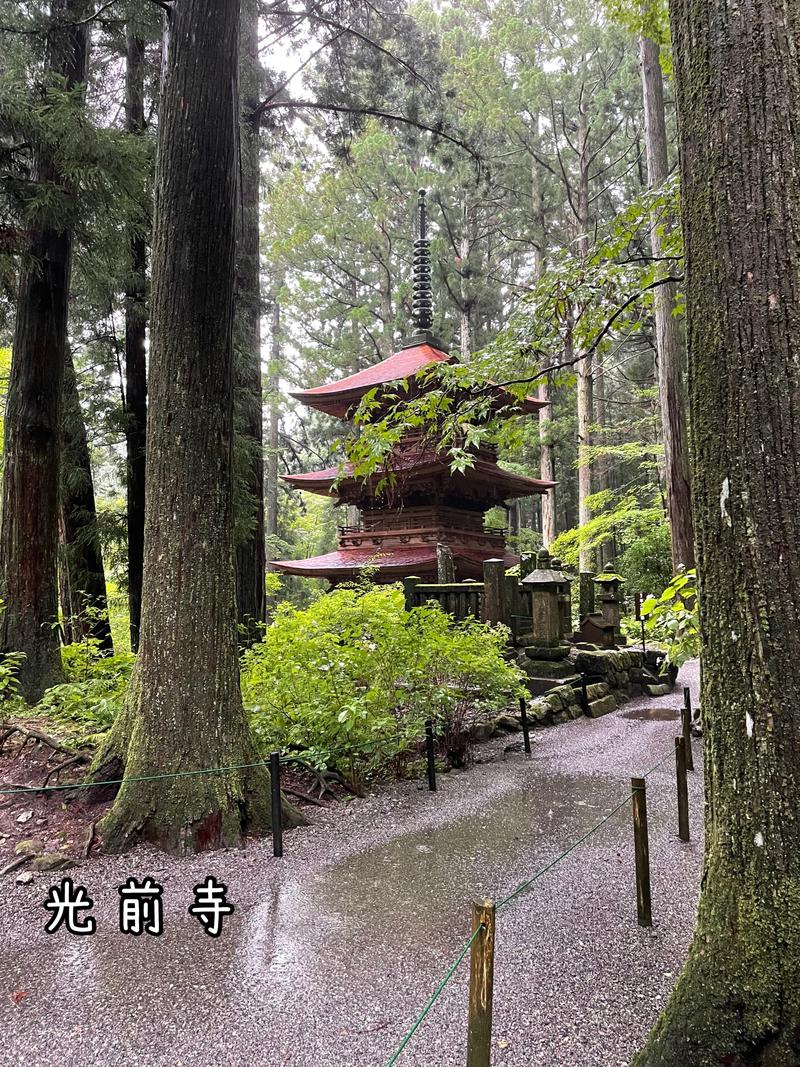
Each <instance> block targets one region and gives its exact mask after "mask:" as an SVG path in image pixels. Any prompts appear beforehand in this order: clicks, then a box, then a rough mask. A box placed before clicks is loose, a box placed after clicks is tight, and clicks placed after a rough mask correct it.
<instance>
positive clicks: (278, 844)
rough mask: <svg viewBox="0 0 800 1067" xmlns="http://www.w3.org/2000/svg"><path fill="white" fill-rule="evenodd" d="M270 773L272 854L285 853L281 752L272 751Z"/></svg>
mask: <svg viewBox="0 0 800 1067" xmlns="http://www.w3.org/2000/svg"><path fill="white" fill-rule="evenodd" d="M269 775H270V778H271V779H272V855H273V856H282V855H283V818H282V812H281V754H280V752H271V753H270V757H269Z"/></svg>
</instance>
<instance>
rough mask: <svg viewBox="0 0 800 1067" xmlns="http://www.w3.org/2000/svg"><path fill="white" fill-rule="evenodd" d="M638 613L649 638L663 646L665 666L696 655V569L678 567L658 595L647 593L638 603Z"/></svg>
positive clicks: (697, 649) (697, 627)
mask: <svg viewBox="0 0 800 1067" xmlns="http://www.w3.org/2000/svg"><path fill="white" fill-rule="evenodd" d="M642 616H643V618H644V620H645V630H646V631H647V633H648V634H649V636H650V638H651V639H652V640H653V641H655V642H657V643H658V644H660V645H662V646H663V647H664V648H666V650H667V659H666V661H665V664H664V669H665V670H666V669H667V668H668V667H669V666H670V665H673V666H675V667H680V666H681V664H683V663H685V662H686V660H687V659H694V658H695V657H696V656H699V655H700V619H699V612H698V601H697V571H695V570H688V571H682V572H681V573H680V574H678V575H676V576H675V577H674V578H673V579H672V581H671V582H670V583H669V585H668V586H667V587H666V589H665V590H664V591H663V593H661V595H660V596H658V597H653V596H651V597H648V598H647V600H645V602H644V603H643V604H642Z"/></svg>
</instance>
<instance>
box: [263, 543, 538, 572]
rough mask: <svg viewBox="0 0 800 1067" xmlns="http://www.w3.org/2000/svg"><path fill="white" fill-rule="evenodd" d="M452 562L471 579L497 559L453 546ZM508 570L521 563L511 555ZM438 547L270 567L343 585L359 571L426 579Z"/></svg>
mask: <svg viewBox="0 0 800 1067" xmlns="http://www.w3.org/2000/svg"><path fill="white" fill-rule="evenodd" d="M452 551H453V559H454V560H455V561H456V562H457V563H461V565H462V566H461V567H460V568H459V571H460V572H461V573H462V574H464V575H466V576H467V577H469V576H470V575H471V574H472V575H475V576H481V575H482V569H483V564H484V561H485V560H487V559H492V558H494V554H493V553H492V552H491V551H487V552H481V551H478V550H475V549H469V548H462V547H459V546H453V549H452ZM505 562H506V566H509V567H510V566H513V565H514V564H515V563H518V562H519V557H518V556H514V555H511V554H506V556H505ZM436 566H437V564H436V545H430V546H428V545H408V546H405V545H400V546H397V547H394V546H388V547H386V548H382V549H375V548H340V549H337V550H336V551H335V552H326V553H325V555H323V556H312V557H311V558H310V559H284V560H274V561H273V562H271V563H270V567H273V568H275V569H276V570H279V571H283V572H284V574H295V575H298V576H300V577H305V578H329V579H334V580H338V581H344V580H345V579H346V578H347V577H349V576H351V575H352V576H356V575H357V574H358V572H359V571H361V570H363V569H364V568H368V567H376V568H377V570H378V573H379V575H380V576H381V577H383V578H389V579H392V580H393V579H397V578H403V577H407V576H409V575H418V576H419V577H425V576H426V573H435V571H436Z"/></svg>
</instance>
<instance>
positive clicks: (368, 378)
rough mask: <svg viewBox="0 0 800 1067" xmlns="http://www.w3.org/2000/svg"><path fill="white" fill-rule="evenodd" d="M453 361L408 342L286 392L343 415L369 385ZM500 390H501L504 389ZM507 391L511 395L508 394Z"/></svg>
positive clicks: (523, 406) (530, 402) (526, 404)
mask: <svg viewBox="0 0 800 1067" xmlns="http://www.w3.org/2000/svg"><path fill="white" fill-rule="evenodd" d="M453 362H455V357H454V356H451V355H450V354H449V353H448V352H445V351H444V349H442V348H439V347H437V346H436V345H435V344H431V343H428V342H422V343H420V344H411V345H408V346H407V347H405V348H401V349H400V351H399V352H395V353H394V355H392V356H388V357H387V358H386V359H382V360H381V361H380V363H374V364H373V365H372V366H371V367H366V368H365V369H364V370H360V371H357V372H356V373H355V374H350V375H348V376H347V377H346V378H340V379H339V380H338V381H335V382H328V384H327V385H318V386H315V387H314V388H313V389H298V390H295V391H294V392H291V393H290V394H289V395H290V396H293V397H294V398H295V399H296V400H300V401H302V403H304V404H307V405H308V406H309V407H312V408H316V409H317V411H323V412H324V413H325V414H326V415H333V416H334V417H336V418H338V419H346V418H347V417H348V416H349V415H350V414H351V413H352V412H353V411H354V410H355V408H357V407H358V405H359V403H360V402H361V399H362V397H363V396H364V395H365V394H366V393H368V392H369V391H370V389H375V388H378V387H380V386H382V385H388V384H389V383H390V382H396V381H403V380H406V379H408V378H413V377H414V375H415V374H418V373H419V371H421V370H424V369H425V368H426V367H430V366H433V365H434V364H436V363H453ZM489 384H491V383H489ZM497 388H498V392H499V391H501V390H502V387H500V386H498V387H497ZM502 391H503V392H505V390H502ZM507 395H508V396H509V398H510V397H511V394H507ZM514 404H518V406H519V409H520V410H521V411H523V412H524V413H526V414H531V413H532V412H534V411H538V410H539V408H541V407H544V406H545V404H546V401H544V400H538V399H537V398H536V397H532V396H529V397H525V399H524V400H522V401H516V400H514Z"/></svg>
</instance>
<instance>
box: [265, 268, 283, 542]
mask: <svg viewBox="0 0 800 1067" xmlns="http://www.w3.org/2000/svg"><path fill="white" fill-rule="evenodd" d="M279 281H280V284H277V285H276V286H275V290H274V292H273V294H272V304H271V314H270V359H269V396H268V398H267V413H268V414H267V419H268V422H267V433H268V438H267V488H266V497H267V500H266V504H267V508H266V510H267V523H266V531H265V532H266V543H267V560H270V559H273V558H274V557H273V555H272V553H273V551H274V548H273V546H274V544H275V539H276V537H277V536H278V457H279V455H280V444H281V440H280V434H281V366H282V363H283V352H282V345H281V305H280V289H281V286H282V284H283V282H282V279H280V280H279Z"/></svg>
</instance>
